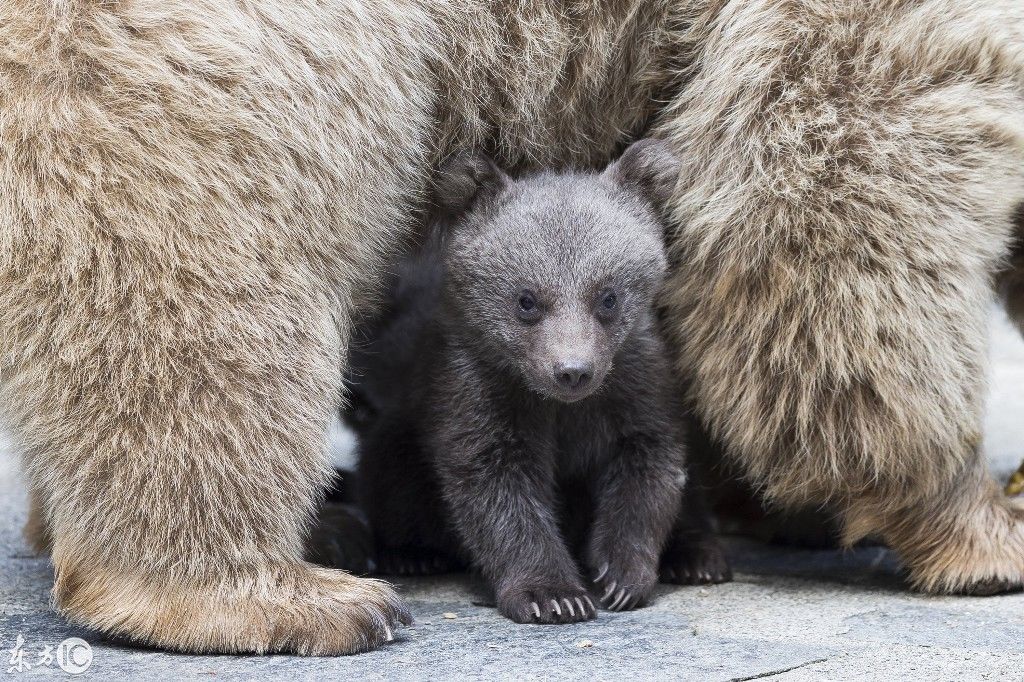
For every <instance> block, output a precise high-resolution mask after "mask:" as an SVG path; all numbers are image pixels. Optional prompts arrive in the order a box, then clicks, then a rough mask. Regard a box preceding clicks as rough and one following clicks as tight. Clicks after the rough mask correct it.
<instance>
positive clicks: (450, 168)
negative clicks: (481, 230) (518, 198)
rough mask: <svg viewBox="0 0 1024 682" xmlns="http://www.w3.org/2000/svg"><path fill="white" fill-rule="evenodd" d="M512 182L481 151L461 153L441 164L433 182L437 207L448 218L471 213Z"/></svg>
mask: <svg viewBox="0 0 1024 682" xmlns="http://www.w3.org/2000/svg"><path fill="white" fill-rule="evenodd" d="M509 182H511V180H510V178H509V177H508V175H506V174H505V172H504V171H503V170H501V169H500V168H498V165H497V164H495V163H494V161H492V160H491V158H490V157H489V156H487V155H486V154H484V153H482V152H458V153H456V154H454V155H452V156H450V157H449V158H448V159H447V160H446V161H445V162H444V163H443V164H442V165H441V169H440V171H439V172H438V174H437V180H436V181H435V183H434V204H435V205H436V206H437V208H438V209H439V210H440V211H441V212H442V213H445V214H447V215H449V216H456V215H459V214H461V213H464V212H466V211H468V210H469V209H470V208H472V206H473V205H474V204H475V203H476V202H477V201H478V200H479V199H481V198H483V197H485V196H494V195H495V194H497V193H498V192H500V191H501V190H502V189H503V188H504V187H505V186H507V185H508V184H509Z"/></svg>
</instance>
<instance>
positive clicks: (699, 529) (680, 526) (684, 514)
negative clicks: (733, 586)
mask: <svg viewBox="0 0 1024 682" xmlns="http://www.w3.org/2000/svg"><path fill="white" fill-rule="evenodd" d="M696 479H697V477H696V476H694V474H693V471H692V469H691V472H690V476H689V477H688V480H687V481H686V486H685V488H684V489H683V503H682V509H681V510H680V513H679V517H678V518H677V519H676V523H675V526H673V528H672V532H671V533H670V534H669V539H668V543H667V545H666V546H665V551H663V552H662V554H661V567H660V575H661V581H662V582H666V583H675V584H678V585H705V584H714V583H725V582H729V581H731V580H732V568H731V567H730V566H729V560H728V559H727V558H726V556H725V550H724V548H723V547H722V543H721V542H719V540H718V536H717V535H716V533H715V530H714V527H713V526H714V524H713V522H712V518H711V513H710V511H709V510H708V506H707V501H706V499H705V496H704V491H703V489H702V488H701V485H700V482H699V480H696Z"/></svg>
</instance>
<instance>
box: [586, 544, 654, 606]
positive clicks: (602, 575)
mask: <svg viewBox="0 0 1024 682" xmlns="http://www.w3.org/2000/svg"><path fill="white" fill-rule="evenodd" d="M657 582H658V576H657V573H656V572H655V570H654V562H651V561H644V560H642V559H639V558H636V557H631V558H629V559H619V560H615V559H611V560H609V561H606V562H604V563H602V564H601V565H600V566H599V567H598V568H597V570H596V572H595V574H594V577H593V583H594V589H595V591H596V594H597V595H598V601H599V602H600V604H601V607H602V608H605V609H608V610H609V611H628V610H630V609H635V608H636V607H638V606H642V605H643V604H644V603H646V601H647V597H648V596H650V594H651V590H652V589H654V585H655V584H656V583H657Z"/></svg>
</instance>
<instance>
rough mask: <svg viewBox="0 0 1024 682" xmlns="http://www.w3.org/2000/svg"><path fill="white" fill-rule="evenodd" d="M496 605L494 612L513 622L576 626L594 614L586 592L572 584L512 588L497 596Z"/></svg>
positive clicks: (594, 611) (595, 611) (595, 610)
mask: <svg viewBox="0 0 1024 682" xmlns="http://www.w3.org/2000/svg"><path fill="white" fill-rule="evenodd" d="M497 602H498V611H500V612H501V614H502V615H504V616H506V617H507V618H510V619H511V620H513V621H515V622H517V623H538V624H552V623H578V622H580V621H585V620H591V619H592V618H594V617H595V616H596V615H597V609H595V608H594V603H593V602H592V601H590V599H589V598H588V597H587V595H586V591H585V590H584V589H583V588H582V587H578V586H575V585H573V586H568V587H546V586H545V587H537V588H529V587H526V588H518V589H517V588H512V589H508V590H505V591H504V592H503V593H501V594H499V595H498V598H497ZM541 604H545V605H546V606H544V607H543V608H542V607H541Z"/></svg>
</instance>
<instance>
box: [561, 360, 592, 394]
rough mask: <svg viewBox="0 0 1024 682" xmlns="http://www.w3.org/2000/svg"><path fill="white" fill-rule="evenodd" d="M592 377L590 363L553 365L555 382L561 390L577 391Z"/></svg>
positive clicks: (578, 362) (579, 362) (576, 362)
mask: <svg viewBox="0 0 1024 682" xmlns="http://www.w3.org/2000/svg"><path fill="white" fill-rule="evenodd" d="M593 376H594V364H593V363H591V362H582V361H575V362H565V363H559V364H557V365H555V380H556V381H557V382H558V385H559V386H561V387H562V388H567V389H569V390H570V391H577V390H579V389H581V388H583V387H584V386H586V385H587V384H588V383H590V379H591V377H593Z"/></svg>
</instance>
